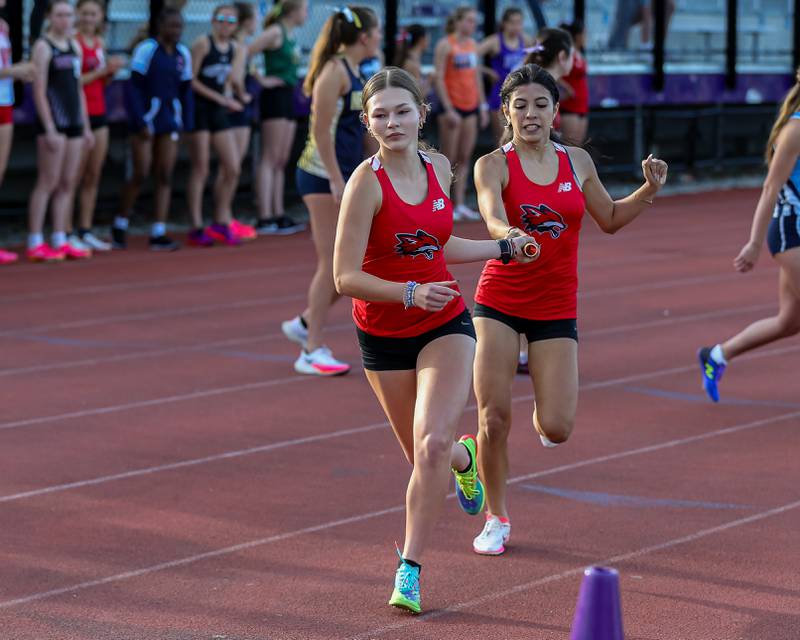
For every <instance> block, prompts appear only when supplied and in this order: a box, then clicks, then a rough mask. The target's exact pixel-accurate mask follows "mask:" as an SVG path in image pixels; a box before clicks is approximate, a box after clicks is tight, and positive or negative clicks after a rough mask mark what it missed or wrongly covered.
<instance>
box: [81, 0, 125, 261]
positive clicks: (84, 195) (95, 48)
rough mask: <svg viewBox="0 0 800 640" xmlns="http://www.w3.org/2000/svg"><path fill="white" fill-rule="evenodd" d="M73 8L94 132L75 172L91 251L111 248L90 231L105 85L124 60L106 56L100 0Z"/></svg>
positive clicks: (101, 151)
mask: <svg viewBox="0 0 800 640" xmlns="http://www.w3.org/2000/svg"><path fill="white" fill-rule="evenodd" d="M76 8H77V11H78V33H77V34H76V36H75V39H76V40H77V42H78V44H79V45H80V47H81V57H82V65H81V84H82V85H83V94H84V96H85V97H86V109H87V112H88V113H89V123H90V125H91V127H92V133H93V134H94V146H93V147H92V148H91V149H87V148H84V150H83V158H82V159H81V169H80V171H79V172H78V175H79V176H80V186H79V188H78V196H79V198H78V205H79V207H78V215H79V220H78V240H80V242H82V243H83V244H84V245H85V247H86V248H88V249H91V250H92V251H110V250H111V244H109V243H108V242H105V241H104V240H101V239H100V238H98V237H97V236H95V235H94V234H93V233H92V222H93V220H94V210H95V206H96V205H97V189H98V187H99V185H100V178H101V176H102V175H103V164H104V163H105V161H106V155H107V153H108V119H107V118H106V96H105V93H106V85H107V84H108V83H109V81H110V80H111V78H112V77H113V76H114V74H115V73H116V72H117V71H118V70H119V69H120V68H121V67H122V66H123V64H124V60H122V58H118V57H116V56H115V57H112V58H109V59H106V55H105V45H104V43H103V38H102V36H101V35H100V32H101V30H102V27H103V18H104V10H103V5H102V4H101V0H79V2H78V4H77V5H76Z"/></svg>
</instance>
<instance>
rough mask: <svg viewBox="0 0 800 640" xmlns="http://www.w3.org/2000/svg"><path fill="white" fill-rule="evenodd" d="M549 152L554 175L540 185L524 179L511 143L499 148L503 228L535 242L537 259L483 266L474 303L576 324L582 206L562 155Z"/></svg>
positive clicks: (562, 150)
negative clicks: (554, 160) (504, 177)
mask: <svg viewBox="0 0 800 640" xmlns="http://www.w3.org/2000/svg"><path fill="white" fill-rule="evenodd" d="M553 146H554V147H555V150H556V155H557V156H558V175H557V176H556V179H555V180H554V181H553V182H551V183H550V184H546V185H541V184H537V183H535V182H532V181H531V180H529V179H528V177H527V176H526V175H525V172H524V171H523V169H522V164H521V163H520V160H519V156H517V153H516V151H515V150H514V146H513V144H512V143H510V142H509V143H508V144H507V145H505V146H504V147H503V153H505V156H506V162H507V163H508V185H506V188H505V189H503V204H504V205H505V210H506V215H507V216H508V222H509V224H510V225H511V226H514V227H519V228H520V229H522V230H523V231H525V232H526V233H528V234H529V235H531V236H533V237H534V238H536V240H537V241H538V242H539V243H540V244H541V246H542V253H541V255H540V256H539V259H538V260H536V261H535V262H529V263H528V264H520V263H518V262H510V263H509V264H507V265H504V264H503V263H502V262H500V261H499V260H489V261H488V262H487V263H486V265H485V266H484V268H483V272H482V273H481V277H480V281H479V282H478V290H477V291H476V292H475V301H476V302H479V303H480V304H483V305H486V306H487V307H492V308H493V309H497V310H498V311H502V312H503V313H505V314H508V315H510V316H516V317H518V318H526V319H528V320H560V319H567V318H576V317H577V313H578V309H577V307H578V305H577V297H578V233H579V232H580V229H581V220H582V218H583V213H584V211H585V209H586V201H585V199H584V197H583V191H582V190H581V186H580V184H579V183H578V179H577V177H576V176H575V172H574V170H573V168H572V162H571V160H570V158H569V154H568V153H567V150H566V149H565V148H564V147H562V146H561V145H560V144H556V143H553Z"/></svg>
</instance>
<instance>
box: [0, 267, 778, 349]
mask: <svg viewBox="0 0 800 640" xmlns="http://www.w3.org/2000/svg"><path fill="white" fill-rule="evenodd" d="M759 274H763V275H764V276H765V277H766V276H769V277H770V279H774V274H771V273H765V272H764V271H760V272H759ZM740 277H741V274H738V273H734V274H725V275H710V276H700V277H690V278H676V279H674V280H662V281H659V282H653V283H647V284H636V285H630V286H624V287H611V288H606V289H596V290H593V291H590V292H587V293H579V294H578V298H580V299H584V298H596V297H601V296H611V295H619V294H627V293H635V292H637V291H651V290H654V289H668V288H671V287H682V286H691V285H696V284H707V283H709V282H720V281H724V280H732V279H734V278H740ZM753 277H757V276H756V275H754V276H753ZM306 296H307V294H306V293H302V294H292V295H286V296H280V297H275V298H264V299H258V300H252V299H247V300H239V301H235V302H227V303H223V304H214V305H200V306H195V307H185V306H184V307H179V308H166V309H164V308H162V309H160V310H159V311H150V312H141V313H132V314H121V315H110V316H95V317H92V318H85V319H82V320H73V321H70V322H60V323H55V324H44V325H35V326H30V327H18V328H16V329H6V330H3V331H0V338H2V337H14V336H16V335H20V334H21V335H30V334H31V333H40V332H43V331H54V330H60V329H81V328H85V327H95V326H100V325H104V324H112V323H116V322H137V321H143V320H155V319H159V318H172V317H180V316H187V315H194V314H198V313H210V312H216V311H229V310H234V309H246V308H251V307H260V306H268V305H273V304H276V303H282V302H293V301H297V300H305V298H306Z"/></svg>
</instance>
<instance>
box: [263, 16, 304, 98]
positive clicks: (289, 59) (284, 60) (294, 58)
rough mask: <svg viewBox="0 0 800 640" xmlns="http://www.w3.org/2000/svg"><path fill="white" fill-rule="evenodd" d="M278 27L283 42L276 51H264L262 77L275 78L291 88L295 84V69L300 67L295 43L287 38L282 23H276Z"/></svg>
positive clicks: (287, 35)
mask: <svg viewBox="0 0 800 640" xmlns="http://www.w3.org/2000/svg"><path fill="white" fill-rule="evenodd" d="M278 26H279V27H280V28H281V32H282V33H283V42H282V43H281V46H280V47H279V48H277V49H273V50H271V51H270V50H265V51H264V75H265V76H276V77H278V78H280V79H281V80H283V81H284V82H285V83H286V84H287V85H288V86H290V87H293V86H295V85H296V84H297V67H298V66H299V65H300V55H299V54H298V51H297V41H296V40H294V39H293V38H290V37H289V34H288V32H287V31H286V27H284V26H283V23H281V22H278Z"/></svg>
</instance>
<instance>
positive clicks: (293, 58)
mask: <svg viewBox="0 0 800 640" xmlns="http://www.w3.org/2000/svg"><path fill="white" fill-rule="evenodd" d="M307 18H308V2H307V1H306V0H282V1H281V2H278V3H277V4H275V6H274V7H273V8H272V10H271V11H270V12H269V13H268V14H267V17H266V20H265V21H264V31H262V32H261V33H260V34H259V35H258V36H256V38H255V40H253V42H252V43H251V44H250V47H249V49H248V51H249V53H250V55H251V56H254V55H256V54H259V53H261V54H263V56H264V75H263V76H262V77H260V78H259V81H260V83H261V98H260V101H259V104H260V117H261V158H260V160H259V164H258V172H257V180H258V188H257V192H258V223H257V225H256V230H257V231H258V233H259V234H263V235H289V234H292V233H297V232H298V231H303V230H304V229H305V228H306V226H305V225H304V224H300V223H297V222H295V221H294V220H292V219H291V218H290V217H288V216H287V215H286V213H285V209H284V206H285V205H284V196H283V191H284V184H285V182H286V173H285V172H286V165H287V163H288V162H289V154H290V153H291V152H292V146H293V144H294V136H295V132H296V131H297V119H296V117H295V113H294V92H295V88H296V86H297V80H298V75H297V69H298V66H299V64H300V54H299V51H298V48H297V41H296V40H295V39H294V32H295V30H296V29H297V27H299V26H301V25H303V24H304V23H305V21H306V19H307Z"/></svg>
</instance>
